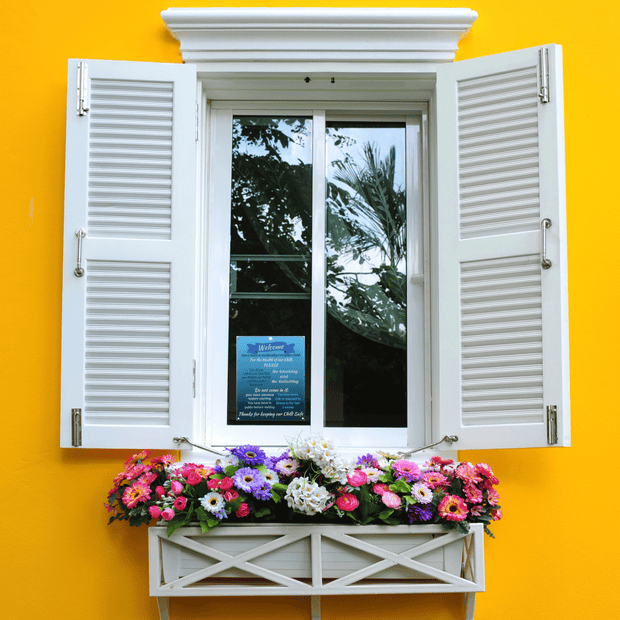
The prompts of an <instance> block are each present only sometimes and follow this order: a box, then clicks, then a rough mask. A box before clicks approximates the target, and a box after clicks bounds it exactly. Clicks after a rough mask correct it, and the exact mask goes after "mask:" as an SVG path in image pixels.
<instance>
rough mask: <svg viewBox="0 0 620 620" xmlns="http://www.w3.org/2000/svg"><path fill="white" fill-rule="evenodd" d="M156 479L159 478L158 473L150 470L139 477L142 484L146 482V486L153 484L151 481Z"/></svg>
mask: <svg viewBox="0 0 620 620" xmlns="http://www.w3.org/2000/svg"><path fill="white" fill-rule="evenodd" d="M155 480H157V474H156V473H155V472H153V471H151V472H148V473H146V474H142V475H141V476H140V477H139V478H138V482H139V483H140V484H144V485H146V486H149V485H150V484H151V482H154V481H155Z"/></svg>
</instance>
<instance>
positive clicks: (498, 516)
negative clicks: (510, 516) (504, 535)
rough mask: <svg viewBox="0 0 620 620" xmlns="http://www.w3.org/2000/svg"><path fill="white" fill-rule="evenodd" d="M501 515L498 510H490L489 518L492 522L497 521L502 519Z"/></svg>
mask: <svg viewBox="0 0 620 620" xmlns="http://www.w3.org/2000/svg"><path fill="white" fill-rule="evenodd" d="M503 516H504V515H503V513H502V511H501V510H499V508H498V509H497V510H491V517H492V518H493V521H499V520H500V519H501V518H502V517H503Z"/></svg>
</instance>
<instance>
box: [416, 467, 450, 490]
mask: <svg viewBox="0 0 620 620" xmlns="http://www.w3.org/2000/svg"><path fill="white" fill-rule="evenodd" d="M422 480H423V481H424V483H425V484H426V486H427V487H428V488H429V489H436V488H437V487H447V486H448V479H447V478H446V477H445V476H444V475H443V474H440V473H439V472H438V471H427V472H425V473H423V474H422Z"/></svg>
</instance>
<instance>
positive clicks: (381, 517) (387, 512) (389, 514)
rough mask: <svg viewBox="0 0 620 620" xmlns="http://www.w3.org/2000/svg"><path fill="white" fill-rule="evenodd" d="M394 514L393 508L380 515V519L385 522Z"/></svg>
mask: <svg viewBox="0 0 620 620" xmlns="http://www.w3.org/2000/svg"><path fill="white" fill-rule="evenodd" d="M393 512H394V509H393V508H389V509H388V510H384V511H383V512H380V513H379V515H378V516H379V519H381V520H382V521H385V520H386V519H388V518H389V517H390V516H391V514H392V513H393Z"/></svg>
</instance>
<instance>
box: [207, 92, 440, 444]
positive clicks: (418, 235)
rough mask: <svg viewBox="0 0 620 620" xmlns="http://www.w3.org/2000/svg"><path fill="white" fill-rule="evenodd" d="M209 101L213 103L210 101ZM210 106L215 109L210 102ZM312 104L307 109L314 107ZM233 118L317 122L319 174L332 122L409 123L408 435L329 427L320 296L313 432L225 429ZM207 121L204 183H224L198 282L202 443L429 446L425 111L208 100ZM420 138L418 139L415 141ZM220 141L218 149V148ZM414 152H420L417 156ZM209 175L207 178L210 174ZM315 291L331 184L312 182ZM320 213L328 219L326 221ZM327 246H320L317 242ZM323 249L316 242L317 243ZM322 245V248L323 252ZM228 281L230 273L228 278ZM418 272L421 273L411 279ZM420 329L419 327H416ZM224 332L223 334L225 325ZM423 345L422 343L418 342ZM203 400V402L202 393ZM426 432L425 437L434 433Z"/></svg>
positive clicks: (421, 106) (412, 106) (212, 196)
mask: <svg viewBox="0 0 620 620" xmlns="http://www.w3.org/2000/svg"><path fill="white" fill-rule="evenodd" d="M205 104H206V101H205ZM207 105H209V104H207ZM309 105H310V107H308V106H309ZM236 114H246V115H253V114H256V115H259V114H260V115H277V116H279V115H287V114H288V115H303V116H309V117H314V119H315V122H314V124H313V140H312V142H313V149H312V151H313V162H314V164H315V168H316V169H321V168H324V167H325V118H326V116H327V117H328V118H330V117H331V116H332V115H337V117H338V118H362V117H363V118H366V119H370V118H373V119H377V120H380V119H381V118H384V119H386V120H390V119H397V120H400V121H403V122H404V123H405V124H406V126H407V143H406V157H407V163H406V175H407V178H406V181H407V228H408V242H407V243H408V257H407V274H408V284H409V286H408V292H407V296H408V299H407V304H408V307H409V308H416V309H417V312H412V313H411V315H409V316H408V342H407V346H408V349H407V350H408V366H407V367H408V370H407V385H408V391H407V414H408V415H407V419H408V424H407V426H406V427H404V428H382V427H380V426H377V427H373V428H354V427H346V428H337V427H326V426H325V425H324V423H323V421H322V418H323V412H324V384H325V376H324V348H325V334H324V326H323V328H320V327H319V326H318V325H319V323H320V318H319V317H320V316H321V315H324V314H325V300H324V296H323V295H322V294H320V295H314V296H313V300H312V304H313V306H312V317H313V318H312V324H313V331H312V351H313V353H312V360H313V363H312V369H311V375H312V382H311V385H312V388H311V412H310V415H311V421H310V424H309V425H308V426H287V425H282V426H277V425H268V426H260V425H255V426H250V425H243V426H232V425H231V426H228V425H227V422H226V408H227V402H226V396H227V394H226V390H225V388H223V387H222V386H226V384H227V381H228V374H227V365H226V364H225V363H224V359H223V357H225V356H226V354H225V353H223V351H227V344H228V336H227V333H228V296H229V295H228V293H229V289H228V269H227V266H228V264H229V252H230V249H229V244H227V243H226V242H227V241H228V237H229V230H230V190H229V186H230V175H231V167H230V166H231V159H230V153H228V154H224V153H225V150H226V147H228V148H229V149H230V145H229V142H230V137H229V136H227V135H224V136H223V137H220V135H221V134H220V132H226V131H228V132H229V131H230V123H231V119H232V117H233V116H234V115H236ZM209 115H210V123H209V125H208V127H207V131H206V133H207V136H208V139H207V140H206V141H205V144H208V146H205V148H206V149H208V150H210V151H211V152H216V153H218V156H217V157H211V158H210V157H209V153H208V152H205V160H206V161H208V162H209V163H208V173H207V175H206V176H207V178H217V179H218V183H216V184H214V186H213V188H212V191H211V192H210V193H209V200H210V201H211V202H207V204H206V206H205V207H206V211H207V218H206V222H205V225H206V229H207V231H208V232H205V237H206V238H207V243H206V248H207V251H206V253H207V256H206V260H205V262H204V263H203V264H202V265H200V266H199V272H202V273H201V275H199V276H198V277H199V278H201V279H204V280H206V282H207V290H206V294H205V297H204V298H203V300H202V304H204V307H202V308H201V309H200V310H199V311H198V312H197V316H201V317H204V318H203V320H207V321H208V322H209V323H210V324H211V326H209V325H207V326H205V329H204V330H201V329H200V326H199V328H198V330H197V333H201V331H205V330H206V331H208V332H209V333H210V336H209V337H207V338H206V339H205V340H204V341H202V342H201V343H200V352H199V354H198V356H199V357H198V359H199V364H198V367H199V369H200V372H199V377H200V380H199V383H198V387H197V389H198V391H199V393H200V394H201V396H200V397H199V400H200V405H199V406H200V409H199V413H198V417H199V418H200V419H199V424H200V423H201V422H202V420H204V426H202V428H200V429H199V431H198V432H199V436H200V437H201V438H202V440H201V442H204V443H207V444H208V445H211V446H212V447H215V448H217V449H221V448H223V447H225V446H228V445H237V444H242V443H246V442H247V440H248V439H247V438H248V437H252V441H254V442H255V443H258V444H260V445H262V446H282V445H283V443H282V442H283V440H284V439H285V438H287V437H288V438H290V437H293V436H295V435H297V434H299V433H303V434H306V433H319V434H322V435H324V436H329V437H330V438H331V439H332V440H333V441H334V442H335V443H336V444H337V445H338V446H339V447H343V448H350V449H352V450H357V451H360V450H363V449H365V448H368V447H374V448H381V449H384V450H391V451H396V450H403V449H405V448H407V446H421V445H424V443H427V441H428V438H429V436H430V435H429V434H430V424H431V418H430V415H431V411H430V380H431V373H430V370H431V367H430V364H429V363H428V360H429V359H430V354H431V351H430V296H429V295H428V294H425V291H428V290H429V285H430V276H429V261H430V259H429V243H428V237H429V234H428V226H429V213H428V211H429V205H428V182H429V180H428V178H427V177H426V176H425V173H426V172H427V171H428V152H427V150H426V151H425V149H424V145H427V144H428V138H427V136H426V134H425V132H426V130H427V129H426V128H427V127H428V105H427V104H425V103H419V102H411V103H403V102H391V103H387V102H381V103H379V102H370V103H362V102H359V101H356V102H333V101H331V102H330V101H328V102H310V104H308V103H305V102H281V101H273V102H266V101H262V102H230V101H223V102H211V104H210V112H209ZM416 135H417V138H416ZM220 140H221V142H218V141H220ZM414 151H415V154H414ZM203 174H204V173H203ZM313 178H314V180H313V183H314V187H313V190H314V191H313V239H315V241H314V242H313V247H315V251H314V252H313V256H318V257H319V258H318V260H316V259H315V261H314V263H313V265H314V266H313V290H315V291H317V290H320V291H321V292H323V291H324V271H325V269H324V257H323V255H324V241H323V240H324V238H325V216H324V213H325V198H324V196H325V177H324V176H323V175H320V174H319V175H315V177H313ZM321 214H322V216H321ZM319 240H320V241H319ZM315 244H316V245H315ZM317 246H318V247H317ZM222 274H224V275H222ZM412 274H417V276H413V275H412ZM415 322H417V324H416V325H413V324H412V323H415ZM213 325H216V326H217V329H215V330H213V329H212V326H213ZM224 326H225V327H224ZM418 334H421V336H422V339H421V341H418V343H415V339H416V338H419V335H418ZM203 392H204V393H205V394H206V397H205V398H202V393H203ZM427 429H428V430H427Z"/></svg>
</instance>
